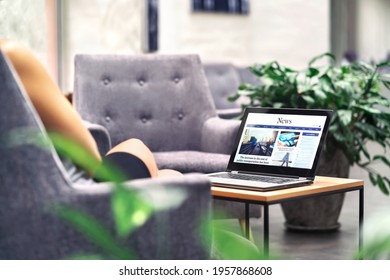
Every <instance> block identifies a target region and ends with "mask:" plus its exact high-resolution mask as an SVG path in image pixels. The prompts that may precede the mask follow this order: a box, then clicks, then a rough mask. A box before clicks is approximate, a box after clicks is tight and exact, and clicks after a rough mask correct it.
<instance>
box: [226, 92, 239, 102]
mask: <svg viewBox="0 0 390 280" xmlns="http://www.w3.org/2000/svg"><path fill="white" fill-rule="evenodd" d="M238 98H240V94H238V93H236V94H235V95H230V96H228V100H229V101H230V102H234V101H236V100H237V99H238Z"/></svg>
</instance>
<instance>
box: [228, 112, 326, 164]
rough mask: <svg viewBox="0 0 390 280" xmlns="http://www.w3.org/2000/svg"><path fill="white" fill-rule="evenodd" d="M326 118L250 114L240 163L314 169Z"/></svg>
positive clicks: (240, 151) (235, 158) (239, 159)
mask: <svg viewBox="0 0 390 280" xmlns="http://www.w3.org/2000/svg"><path fill="white" fill-rule="evenodd" d="M325 122H326V116H307V115H305V116H303V115H280V114H262V113H250V114H248V117H247V120H246V123H245V127H244V129H243V132H242V135H241V139H240V143H239V145H238V149H237V153H236V155H235V157H234V162H236V163H246V164H258V165H274V166H284V167H295V168H305V169H311V168H312V165H313V162H314V158H315V155H316V152H317V149H318V146H319V144H320V139H321V135H322V133H323V128H324V126H325Z"/></svg>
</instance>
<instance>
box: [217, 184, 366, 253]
mask: <svg viewBox="0 0 390 280" xmlns="http://www.w3.org/2000/svg"><path fill="white" fill-rule="evenodd" d="M351 191H359V252H361V250H362V247H363V236H362V230H363V220H364V186H363V185H360V186H356V187H349V188H345V189H341V190H334V191H324V192H321V193H317V194H309V195H301V196H298V197H293V198H283V199H278V200H273V201H258V200H249V199H242V198H233V197H224V196H217V195H213V198H215V199H221V200H228V201H235V202H242V203H245V237H246V238H249V227H250V224H249V206H250V204H259V205H262V206H263V208H264V219H263V220H264V221H263V232H264V236H263V237H264V241H263V244H264V245H263V246H264V255H265V256H266V257H267V258H268V257H269V206H270V205H273V204H279V203H282V202H287V201H294V200H302V199H306V198H313V197H320V196H326V195H332V194H336V193H347V192H351Z"/></svg>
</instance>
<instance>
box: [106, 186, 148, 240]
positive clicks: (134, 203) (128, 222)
mask: <svg viewBox="0 0 390 280" xmlns="http://www.w3.org/2000/svg"><path fill="white" fill-rule="evenodd" d="M112 211H113V215H114V219H115V224H116V229H117V232H118V235H119V237H121V238H124V237H126V236H128V235H129V234H130V233H131V232H132V231H133V230H134V229H136V228H137V227H139V226H141V225H143V224H144V223H145V222H146V221H147V219H148V218H149V217H150V216H151V215H152V213H153V212H154V209H153V207H152V206H151V205H150V204H149V203H147V202H146V201H144V200H143V199H141V198H140V197H139V196H138V195H137V194H136V193H135V192H134V191H130V190H128V189H126V188H125V187H123V186H121V185H119V186H118V187H117V188H116V189H115V191H114V193H113V195H112Z"/></svg>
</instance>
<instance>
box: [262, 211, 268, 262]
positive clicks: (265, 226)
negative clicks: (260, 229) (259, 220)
mask: <svg viewBox="0 0 390 280" xmlns="http://www.w3.org/2000/svg"><path fill="white" fill-rule="evenodd" d="M263 246H264V256H265V257H266V258H267V259H268V257H269V205H267V204H266V205H264V245H263Z"/></svg>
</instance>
